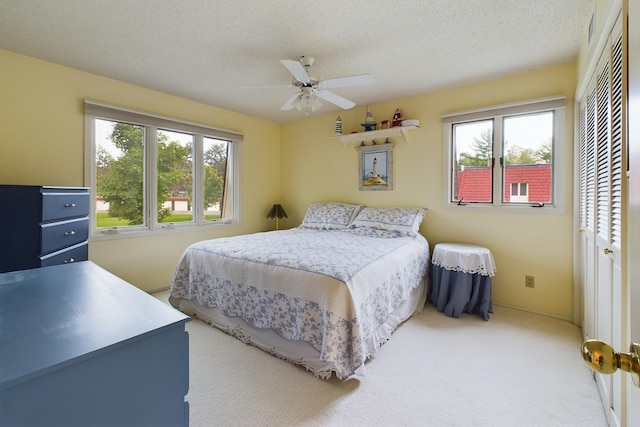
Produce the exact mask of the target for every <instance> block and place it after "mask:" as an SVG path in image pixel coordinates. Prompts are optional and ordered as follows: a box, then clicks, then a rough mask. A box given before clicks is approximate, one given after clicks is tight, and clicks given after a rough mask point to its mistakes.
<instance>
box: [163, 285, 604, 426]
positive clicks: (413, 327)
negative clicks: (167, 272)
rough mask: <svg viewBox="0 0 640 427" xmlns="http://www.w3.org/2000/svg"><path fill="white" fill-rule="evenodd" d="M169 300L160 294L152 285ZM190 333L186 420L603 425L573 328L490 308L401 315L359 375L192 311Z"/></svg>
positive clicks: (193, 422)
mask: <svg viewBox="0 0 640 427" xmlns="http://www.w3.org/2000/svg"><path fill="white" fill-rule="evenodd" d="M155 296H156V297H158V298H159V299H161V300H162V301H165V302H166V301H167V292H166V291H165V292H161V293H158V294H155ZM187 330H188V331H189V337H190V390H189V394H188V395H187V399H188V401H189V403H190V422H191V426H192V427H200V426H293V425H295V426H347V425H348V426H563V427H564V426H580V427H583V426H594V427H599V426H602V427H604V426H606V425H607V422H606V419H605V414H604V411H603V409H602V404H601V402H600V398H599V396H598V392H597V389H596V384H595V381H594V380H593V377H592V375H591V371H590V370H589V368H587V366H586V365H585V364H584V362H583V361H582V359H581V356H580V346H581V343H582V338H581V333H580V330H579V328H577V327H576V326H574V325H572V324H570V323H567V322H563V321H560V320H557V319H552V318H548V317H544V316H538V315H534V314H530V313H526V312H522V311H519V310H514V309H509V308H506V307H499V306H498V307H494V313H493V315H492V316H491V320H489V321H488V322H485V321H484V320H482V319H481V318H480V316H471V315H466V314H463V316H462V317H461V318H459V319H453V318H450V317H447V316H445V315H443V314H441V313H438V312H437V311H436V310H435V309H434V308H433V307H432V306H431V305H429V304H428V305H427V306H426V307H425V310H424V312H422V313H420V314H418V315H416V316H414V317H413V318H411V319H410V320H409V321H407V322H406V323H404V324H403V325H402V326H401V327H400V328H399V329H398V330H397V331H396V332H395V333H394V335H393V337H392V338H391V340H390V341H389V342H388V343H387V344H385V345H384V346H383V347H382V348H381V349H380V350H379V352H378V354H377V355H376V357H375V358H374V359H372V360H370V361H369V362H368V363H367V365H366V369H367V375H366V376H365V377H364V378H363V379H361V380H348V381H345V382H341V381H339V380H336V379H335V378H332V379H331V380H328V381H327V380H321V379H318V378H316V377H314V376H313V375H312V374H311V373H309V372H307V371H306V370H305V369H304V368H301V367H299V366H295V365H292V364H290V363H288V362H285V361H283V360H280V359H278V358H277V357H275V356H272V355H271V354H268V353H265V352H263V351H261V350H259V349H257V348H255V347H252V346H250V345H246V344H243V343H242V342H240V341H238V340H237V339H235V338H233V337H231V336H229V335H227V334H225V333H224V332H222V331H219V330H217V329H215V328H212V327H211V326H209V325H207V324H205V323H203V322H202V321H200V320H195V319H194V320H193V321H191V322H189V323H188V324H187Z"/></svg>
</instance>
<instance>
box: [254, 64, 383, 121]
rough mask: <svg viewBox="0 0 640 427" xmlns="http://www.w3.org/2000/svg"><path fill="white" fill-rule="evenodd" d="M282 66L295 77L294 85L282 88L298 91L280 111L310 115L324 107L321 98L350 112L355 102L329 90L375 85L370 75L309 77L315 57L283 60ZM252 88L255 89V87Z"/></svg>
mask: <svg viewBox="0 0 640 427" xmlns="http://www.w3.org/2000/svg"><path fill="white" fill-rule="evenodd" d="M280 62H282V65H284V66H285V68H286V69H287V70H289V72H290V73H291V75H293V79H294V80H293V83H292V84H291V85H282V87H295V88H297V89H298V91H297V92H296V93H295V94H293V95H292V96H291V97H290V98H289V99H288V100H287V102H285V103H284V104H283V105H282V107H280V110H291V109H294V108H295V109H297V110H299V111H302V110H303V109H304V110H305V111H306V112H307V114H309V110H311V111H316V110H317V109H319V108H320V107H322V103H321V102H320V101H319V100H318V98H321V99H323V100H325V101H327V102H330V103H332V104H335V105H337V106H338V107H340V108H342V109H345V110H348V109H349V108H352V107H353V106H354V105H356V104H355V102H352V101H350V100H348V99H346V98H343V97H342V96H340V95H336V94H335V93H333V92H330V91H328V90H327V89H335V88H339V87H348V86H363V85H368V84H371V83H373V81H374V79H373V76H372V75H370V74H358V75H355V76H345V77H336V78H333V79H327V80H319V79H318V78H316V77H313V76H311V75H309V68H310V67H311V66H312V65H313V63H314V62H315V58H314V57H313V56H301V57H300V59H299V60H297V61H294V60H291V59H281V60H280ZM252 87H255V85H253V86H252Z"/></svg>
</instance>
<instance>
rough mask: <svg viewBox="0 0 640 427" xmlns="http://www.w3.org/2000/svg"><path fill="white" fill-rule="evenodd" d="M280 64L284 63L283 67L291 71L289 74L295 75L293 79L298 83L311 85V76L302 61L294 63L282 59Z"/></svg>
mask: <svg viewBox="0 0 640 427" xmlns="http://www.w3.org/2000/svg"><path fill="white" fill-rule="evenodd" d="M280 62H282V65H284V66H285V67H286V68H287V70H289V72H290V73H291V74H293V77H294V78H295V79H296V80H297V81H299V82H302V83H309V82H310V81H311V79H309V75H308V74H307V72H306V71H305V69H304V67H303V66H302V64H301V63H300V61H293V60H291V59H281V60H280Z"/></svg>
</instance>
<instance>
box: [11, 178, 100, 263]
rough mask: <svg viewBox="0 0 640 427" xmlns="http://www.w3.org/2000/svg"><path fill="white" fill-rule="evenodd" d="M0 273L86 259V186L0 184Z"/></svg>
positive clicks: (87, 253) (87, 222) (87, 225)
mask: <svg viewBox="0 0 640 427" xmlns="http://www.w3.org/2000/svg"><path fill="white" fill-rule="evenodd" d="M0 207H1V209H0V223H2V225H3V231H2V238H1V239H0V273H3V272H6V271H15V270H24V269H27V268H37V267H46V266H51V265H58V264H68V263H72V262H76V261H86V260H87V259H88V255H89V246H88V243H87V242H88V238H89V189H87V188H84V187H46V186H45V187H43V186H34V185H0Z"/></svg>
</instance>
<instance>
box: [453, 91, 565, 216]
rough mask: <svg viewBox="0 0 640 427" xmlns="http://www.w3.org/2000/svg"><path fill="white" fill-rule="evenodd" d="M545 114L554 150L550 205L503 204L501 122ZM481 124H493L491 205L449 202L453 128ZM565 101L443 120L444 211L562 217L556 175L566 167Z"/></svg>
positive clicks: (552, 100) (469, 113) (489, 109)
mask: <svg viewBox="0 0 640 427" xmlns="http://www.w3.org/2000/svg"><path fill="white" fill-rule="evenodd" d="M545 111H553V113H554V120H553V147H552V159H553V161H552V166H551V167H552V172H551V174H552V188H551V194H552V202H551V203H545V204H542V205H541V204H538V203H533V202H528V203H522V202H503V200H502V199H503V191H504V185H505V184H504V165H503V164H502V162H501V161H500V160H501V158H503V157H504V156H503V153H502V150H503V149H504V144H503V141H502V139H503V135H502V133H503V118H505V117H511V116H514V115H523V114H524V115H526V114H537V113H542V112H545ZM481 120H493V121H494V129H493V141H494V142H493V155H494V157H493V169H492V192H493V202H491V203H482V202H474V203H464V201H463V202H461V203H460V202H458V201H452V200H451V198H452V197H451V195H452V194H453V186H454V185H455V183H454V180H453V164H454V161H453V157H452V156H453V155H454V147H453V142H454V132H453V129H454V125H456V124H461V123H462V124H463V123H471V122H476V121H481ZM565 129H566V98H565V97H564V96H557V97H551V98H543V99H537V100H531V101H525V102H519V103H513V104H504V105H498V106H492V107H487V108H481V109H476V110H468V111H462V112H457V113H452V114H447V115H444V116H442V133H443V148H444V149H443V174H444V175H443V207H444V208H445V209H447V210H455V211H459V210H460V209H467V210H476V211H495V210H496V209H499V210H501V211H505V212H514V213H516V212H523V213H531V208H537V210H536V212H537V213H545V214H546V213H553V214H561V213H563V212H564V193H565V191H564V187H565V176H564V174H561V173H558V168H560V167H562V166H563V165H564V164H565V151H566V144H567V141H566V131H565Z"/></svg>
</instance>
